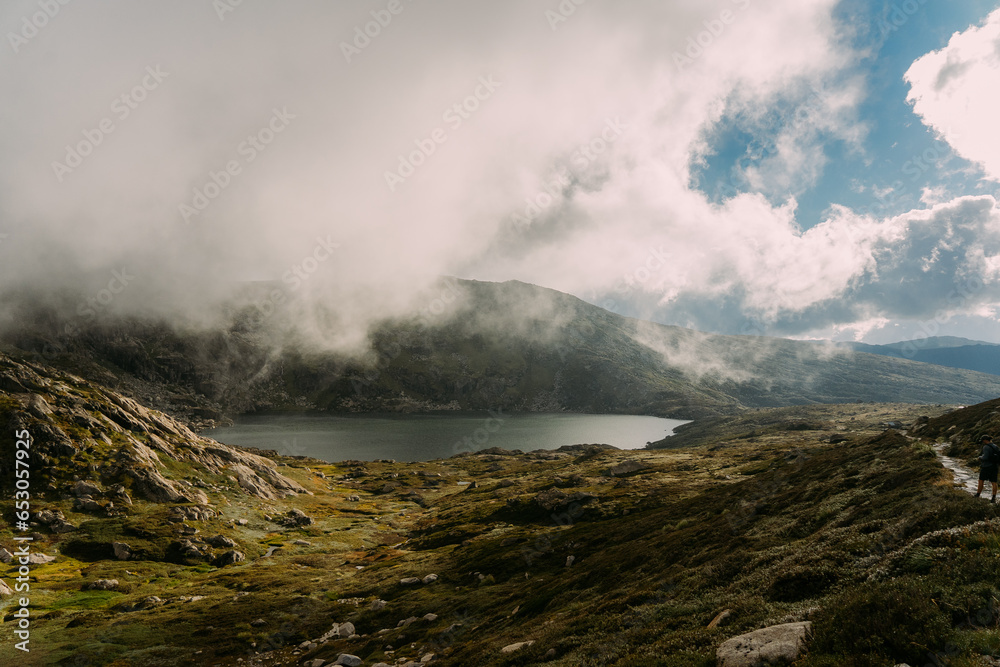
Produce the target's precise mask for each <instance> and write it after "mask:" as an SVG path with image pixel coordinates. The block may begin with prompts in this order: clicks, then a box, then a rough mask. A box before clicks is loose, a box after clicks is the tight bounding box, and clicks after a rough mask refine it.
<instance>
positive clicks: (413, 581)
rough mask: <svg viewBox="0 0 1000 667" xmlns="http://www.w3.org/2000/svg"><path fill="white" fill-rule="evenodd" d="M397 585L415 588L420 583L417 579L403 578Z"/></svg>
mask: <svg viewBox="0 0 1000 667" xmlns="http://www.w3.org/2000/svg"><path fill="white" fill-rule="evenodd" d="M399 583H400V585H402V586H415V585H417V584H419V583H420V580H419V579H417V578H416V577H405V578H403V579H400V580H399Z"/></svg>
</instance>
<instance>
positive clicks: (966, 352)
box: [839, 336, 1000, 375]
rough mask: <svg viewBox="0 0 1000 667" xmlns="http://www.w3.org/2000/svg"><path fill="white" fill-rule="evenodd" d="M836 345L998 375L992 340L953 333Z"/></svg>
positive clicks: (998, 355) (999, 353)
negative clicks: (881, 342) (915, 338)
mask: <svg viewBox="0 0 1000 667" xmlns="http://www.w3.org/2000/svg"><path fill="white" fill-rule="evenodd" d="M839 345H843V346H846V347H849V348H851V349H853V350H855V351H858V352H867V353H869V354H880V355H884V356H887V357H896V358H900V359H910V360H912V361H922V362H924V363H928V364H936V365H939V366H947V367H949V368H965V369H968V370H973V371H979V372H980V373H989V374H991V375H1000V345H997V344H995V343H986V342H982V341H976V340H969V339H968V338H958V337H955V336H938V337H930V338H923V339H920V340H917V341H900V342H898V343H890V344H887V345H867V344H865V343H839Z"/></svg>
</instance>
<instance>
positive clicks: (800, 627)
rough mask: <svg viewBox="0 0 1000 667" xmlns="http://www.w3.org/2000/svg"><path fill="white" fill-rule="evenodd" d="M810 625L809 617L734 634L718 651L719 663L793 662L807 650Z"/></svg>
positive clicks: (741, 666) (753, 666)
mask: <svg viewBox="0 0 1000 667" xmlns="http://www.w3.org/2000/svg"><path fill="white" fill-rule="evenodd" d="M811 628H812V623H811V622H810V621H802V622H801V623H784V624H782V625H772V626H771V627H769V628H762V629H760V630H755V631H754V632H749V633H747V634H744V635H739V636H738V637H733V638H732V639H729V640H727V641H725V642H723V643H722V645H721V646H719V648H718V650H717V651H716V658H717V660H718V663H717V664H718V667H763V666H764V665H790V664H791V663H793V662H794V661H795V660H797V659H798V658H799V656H800V655H801V654H802V652H803V651H804V650H805V648H806V644H807V642H808V640H809V638H810V636H811Z"/></svg>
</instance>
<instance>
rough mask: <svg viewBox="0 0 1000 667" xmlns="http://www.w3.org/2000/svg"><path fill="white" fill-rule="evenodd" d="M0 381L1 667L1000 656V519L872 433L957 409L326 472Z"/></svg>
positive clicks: (776, 417)
mask: <svg viewBox="0 0 1000 667" xmlns="http://www.w3.org/2000/svg"><path fill="white" fill-rule="evenodd" d="M0 369H2V371H0V377H2V378H3V386H2V388H0V401H2V403H0V406H2V413H3V414H2V415H0V417H2V418H3V421H4V422H5V424H6V425H5V427H4V428H3V430H2V432H0V437H2V439H3V442H2V443H0V446H2V450H0V451H2V452H3V453H4V458H3V460H2V464H3V467H2V469H0V485H2V497H0V512H2V516H3V518H4V520H5V522H6V523H4V524H2V525H0V580H2V581H3V582H5V583H4V584H3V585H0V604H2V605H4V611H3V614H4V619H3V620H4V622H3V623H2V625H0V642H2V643H3V644H4V645H5V647H10V646H13V645H14V642H15V640H16V637H15V635H14V631H15V630H16V629H17V627H16V625H15V623H14V621H16V620H17V617H16V616H15V615H14V614H15V613H16V609H17V606H16V604H15V600H16V599H17V598H16V597H15V596H14V595H11V593H10V591H9V590H8V589H9V588H13V585H14V582H15V581H16V578H17V577H18V576H19V575H18V568H19V567H20V565H19V563H18V561H17V560H15V559H14V558H15V557H12V555H11V554H13V553H15V552H16V550H17V549H18V548H20V547H21V546H22V543H19V542H15V540H14V538H15V537H17V536H24V535H26V534H29V535H30V536H31V537H32V538H33V541H32V542H31V544H30V549H31V551H32V556H31V559H30V561H29V562H30V575H29V583H30V586H31V590H30V597H31V609H30V611H31V644H30V647H31V652H30V653H28V654H25V655H23V656H21V655H19V656H18V657H19V658H20V661H19V664H26V665H53V664H57V665H58V664H61V665H77V664H89V665H117V666H125V665H136V666H140V665H141V666H143V667H145V666H157V665H164V666H166V665H190V664H194V665H237V664H241V665H289V664H296V665H298V664H308V665H326V664H337V663H339V664H347V665H363V666H364V667H375V666H376V665H379V666H381V667H387V666H388V665H401V664H403V665H418V664H430V665H435V664H439V665H443V666H450V665H455V666H458V665H462V666H466V665H482V666H484V667H489V666H497V667H513V666H514V665H553V666H554V667H570V666H572V667H581V666H583V667H597V666H598V665H600V666H601V667H604V666H608V665H612V666H619V667H625V666H626V665H636V664H657V665H667V666H668V667H669V666H678V667H679V666H681V665H699V666H704V667H709V666H710V665H716V664H731V663H729V662H728V660H729V659H730V658H729V657H728V656H731V655H733V652H737V653H738V652H739V648H738V647H739V646H741V645H743V646H745V645H746V644H747V642H748V641H750V640H751V639H750V638H748V633H756V634H753V636H752V638H753V639H754V640H756V641H768V642H770V643H769V644H768V646H769V647H770V648H769V649H768V650H771V649H774V650H776V651H778V650H780V652H782V653H783V654H785V655H788V656H789V657H790V658H792V659H797V662H796V663H795V664H797V665H802V666H808V667H820V666H825V667H832V666H833V665H838V666H840V665H846V666H848V667H851V666H854V667H882V666H883V665H889V664H896V663H899V662H904V661H905V662H907V663H908V664H952V665H956V666H960V665H970V666H971V665H974V664H989V663H986V662H983V660H985V658H984V657H983V656H995V655H998V654H1000V640H998V634H997V631H996V627H997V624H998V622H1000V616H998V613H1000V612H998V610H997V603H996V600H997V599H1000V591H998V589H997V588H996V585H995V582H996V581H997V580H998V577H1000V558H998V556H1000V546H998V545H1000V510H998V509H997V506H994V505H990V504H987V503H985V502H983V501H982V500H977V499H974V498H972V497H971V496H970V495H968V494H966V493H964V492H961V491H958V490H956V489H954V488H953V487H952V486H951V484H950V483H949V479H948V473H947V472H946V471H945V470H944V469H943V468H942V467H941V465H940V464H939V463H938V461H937V460H936V458H935V455H934V453H933V452H932V450H931V448H930V447H929V445H928V444H927V443H928V442H929V440H928V441H926V442H925V441H922V440H920V439H918V438H914V437H912V436H911V435H909V434H904V433H901V432H900V431H898V430H896V429H893V428H888V429H887V427H886V424H887V423H889V422H892V423H896V424H911V423H914V422H918V421H919V422H922V421H924V420H922V419H920V417H924V416H926V417H928V420H927V425H926V426H925V428H928V429H929V428H935V427H936V426H934V424H936V423H937V422H936V421H935V420H937V419H956V420H963V419H965V416H964V415H967V414H971V413H966V412H965V411H964V410H959V411H955V412H953V413H950V414H947V415H940V414H939V413H940V412H942V411H943V410H944V408H943V407H938V408H934V407H926V408H924V411H923V414H918V410H919V408H917V407H915V406H875V405H869V404H865V405H860V404H851V405H844V406H839V407H838V408H837V410H836V411H835V412H825V413H820V412H814V411H815V410H818V409H819V408H808V409H806V411H805V412H804V413H803V414H802V415H800V417H799V418H798V419H796V418H795V417H794V416H793V414H792V413H791V412H790V411H789V410H788V409H784V410H781V411H779V412H778V413H776V414H773V415H771V414H768V413H767V412H760V413H757V415H756V417H755V418H754V421H753V424H756V425H757V426H750V428H751V430H753V431H754V434H753V435H751V436H747V431H746V430H745V429H744V426H748V425H749V423H747V424H743V425H737V426H735V427H734V426H733V424H732V423H731V422H726V423H725V424H722V425H720V426H719V427H717V428H716V429H714V431H713V430H712V429H708V431H706V432H705V434H704V436H703V437H702V438H701V439H700V440H692V441H691V442H690V443H688V446H686V447H684V448H681V449H673V450H659V451H636V452H623V451H619V450H615V449H613V448H609V447H606V446H600V445H586V444H581V445H576V446H570V447H564V448H562V449H560V450H558V451H538V452H528V453H524V452H516V451H514V452H511V451H505V450H486V451H482V452H478V453H476V454H463V455H458V456H455V457H452V458H450V459H446V460H440V461H430V462H424V463H398V462H394V461H375V462H360V461H345V462H340V463H327V462H322V461H315V460H305V459H300V458H285V457H279V456H276V455H271V454H268V453H266V452H257V453H249V452H243V451H241V450H239V449H236V448H231V447H224V446H222V445H218V444H217V443H213V442H211V441H209V440H206V439H204V438H199V437H198V436H196V435H195V434H193V433H191V432H190V431H187V430H186V429H184V427H182V426H181V425H179V424H178V423H177V422H175V421H173V420H171V419H170V418H168V417H165V416H164V415H162V414H160V413H157V412H156V411H153V410H149V409H146V408H144V407H142V406H140V405H138V404H135V403H133V402H131V401H129V400H127V399H124V398H123V397H121V396H118V395H117V394H115V393H114V392H112V391H110V390H107V389H104V388H101V387H99V386H96V385H93V384H90V383H87V382H85V381H83V380H82V379H80V378H79V377H75V376H72V375H68V374H65V373H61V372H58V371H54V370H51V369H47V368H44V367H41V366H33V365H29V364H22V363H18V362H15V361H12V360H10V359H6V358H0ZM974 408H975V410H979V409H980V408H978V407H976V406H974ZM823 409H824V410H826V409H827V408H823ZM966 410H970V409H966ZM972 416H973V417H975V415H972ZM970 418H971V417H970ZM781 423H786V424H787V423H792V424H793V425H794V426H795V428H788V429H782V428H777V425H778V424H781ZM22 429H24V430H27V431H28V432H29V433H30V434H31V436H32V438H33V444H32V448H31V450H32V452H34V455H33V457H32V459H31V461H30V466H31V467H30V470H31V477H30V479H31V485H32V487H31V488H32V497H31V519H30V526H29V527H28V529H27V531H22V530H18V529H17V527H16V526H15V523H14V521H15V516H16V515H15V508H14V503H13V500H12V498H13V496H12V493H11V490H12V487H13V479H14V475H13V472H14V467H13V465H12V458H13V457H12V456H11V454H10V452H12V451H15V447H14V442H13V438H14V434H15V433H18V432H19V431H21V430H22ZM835 436H836V437H835ZM761 630H763V632H759V631H761ZM5 650H6V649H5Z"/></svg>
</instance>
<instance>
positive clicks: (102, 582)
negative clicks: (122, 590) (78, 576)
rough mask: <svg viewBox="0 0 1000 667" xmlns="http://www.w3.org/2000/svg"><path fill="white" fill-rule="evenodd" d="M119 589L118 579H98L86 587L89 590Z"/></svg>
mask: <svg viewBox="0 0 1000 667" xmlns="http://www.w3.org/2000/svg"><path fill="white" fill-rule="evenodd" d="M117 589H118V580H117V579H98V580H97V581H92V582H90V583H89V584H87V586H86V587H85V588H84V590H88V591H114V590H117Z"/></svg>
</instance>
